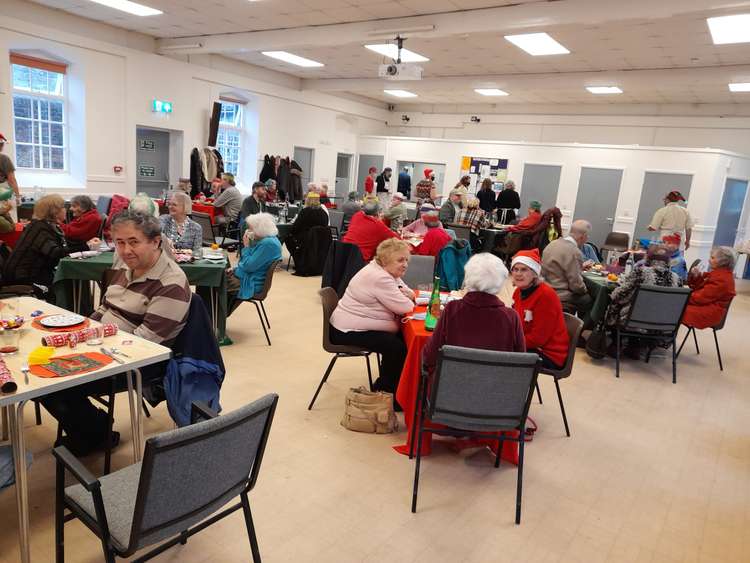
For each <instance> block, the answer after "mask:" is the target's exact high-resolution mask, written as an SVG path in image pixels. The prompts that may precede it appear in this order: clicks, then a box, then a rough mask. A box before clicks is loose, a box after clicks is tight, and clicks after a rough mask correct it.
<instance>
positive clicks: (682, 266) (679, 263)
mask: <svg viewBox="0 0 750 563" xmlns="http://www.w3.org/2000/svg"><path fill="white" fill-rule="evenodd" d="M661 240H662V241H664V244H665V245H666V247H667V248H668V249H669V251H670V252H671V253H672V254H671V255H670V259H669V269H670V270H672V271H673V272H674V273H675V274H677V275H678V276H679V277H680V279H681V280H682V281H683V282H684V281H685V280H686V279H687V276H688V271H687V264H686V262H685V256H684V255H683V253H682V250H680V243H681V242H682V237H681V236H680V233H672V234H671V235H664V236H663V237H662V238H661Z"/></svg>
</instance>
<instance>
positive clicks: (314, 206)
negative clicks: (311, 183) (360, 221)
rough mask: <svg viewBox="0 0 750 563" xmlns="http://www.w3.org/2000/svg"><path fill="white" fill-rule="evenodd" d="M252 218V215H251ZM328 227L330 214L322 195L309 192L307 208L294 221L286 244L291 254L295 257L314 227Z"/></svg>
mask: <svg viewBox="0 0 750 563" xmlns="http://www.w3.org/2000/svg"><path fill="white" fill-rule="evenodd" d="M251 217H252V215H251ZM327 225H328V214H327V213H326V212H325V211H324V210H323V207H322V206H321V205H320V195H319V194H318V193H317V192H313V191H309V192H307V196H306V197H305V206H304V207H303V208H302V210H301V211H300V212H299V215H297V217H296V218H295V219H294V223H292V226H291V229H290V230H289V235H288V236H287V237H286V240H285V243H286V247H287V249H288V250H289V254H291V255H292V256H294V253H295V252H297V249H298V248H299V247H300V245H301V244H302V241H303V240H304V239H305V237H306V236H307V234H308V233H309V232H310V229H312V228H313V227H325V226H327Z"/></svg>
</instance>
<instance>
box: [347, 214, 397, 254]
mask: <svg viewBox="0 0 750 563" xmlns="http://www.w3.org/2000/svg"><path fill="white" fill-rule="evenodd" d="M379 214H380V205H379V204H378V201H377V199H368V200H367V201H366V202H365V204H364V206H362V211H357V212H356V213H355V214H354V215H353V216H352V220H351V221H350V222H349V228H348V229H347V230H346V234H345V235H344V237H343V238H342V239H341V240H342V242H348V243H350V244H355V245H357V246H358V247H359V250H360V252H361V253H362V259H363V260H364V261H365V262H369V261H370V260H372V257H373V256H374V255H375V250H376V249H377V248H378V245H379V244H380V243H381V242H383V241H384V240H386V239H389V238H392V237H398V235H397V234H396V233H394V232H393V231H392V230H390V229H389V228H388V227H386V226H385V223H383V221H381V220H380V215H379Z"/></svg>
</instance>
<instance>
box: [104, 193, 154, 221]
mask: <svg viewBox="0 0 750 563" xmlns="http://www.w3.org/2000/svg"><path fill="white" fill-rule="evenodd" d="M128 211H135V212H136V213H143V214H144V215H153V216H154V217H158V216H159V206H158V205H156V204H155V203H154V200H153V199H151V197H150V196H149V195H148V194H147V193H144V192H138V193H137V194H135V197H134V198H133V199H131V200H130V203H129V204H128ZM110 213H112V211H111V210H110Z"/></svg>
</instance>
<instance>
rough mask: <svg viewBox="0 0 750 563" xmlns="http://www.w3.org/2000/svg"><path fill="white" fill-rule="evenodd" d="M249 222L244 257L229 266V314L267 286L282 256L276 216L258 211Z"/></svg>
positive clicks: (243, 251)
mask: <svg viewBox="0 0 750 563" xmlns="http://www.w3.org/2000/svg"><path fill="white" fill-rule="evenodd" d="M303 211H304V210H303ZM301 215H302V214H301V213H300V216H301ZM245 223H246V224H247V228H246V229H245V234H244V235H243V241H242V242H243V248H242V251H241V254H240V260H239V262H237V266H236V267H235V268H229V269H227V311H228V313H227V316H229V315H231V314H232V312H234V310H235V309H236V308H237V307H238V306H239V305H240V303H242V300H243V299H250V298H251V297H252V296H253V295H255V294H257V293H259V292H260V291H261V290H262V289H263V284H265V283H266V273H267V272H268V268H269V267H270V266H271V264H272V263H273V262H275V261H276V260H281V243H280V242H279V239H278V237H277V235H278V234H279V229H278V228H277V227H276V223H275V222H274V220H273V216H272V215H271V214H269V213H256V214H254V215H250V216H249V217H248V218H247V219H245Z"/></svg>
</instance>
